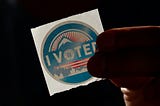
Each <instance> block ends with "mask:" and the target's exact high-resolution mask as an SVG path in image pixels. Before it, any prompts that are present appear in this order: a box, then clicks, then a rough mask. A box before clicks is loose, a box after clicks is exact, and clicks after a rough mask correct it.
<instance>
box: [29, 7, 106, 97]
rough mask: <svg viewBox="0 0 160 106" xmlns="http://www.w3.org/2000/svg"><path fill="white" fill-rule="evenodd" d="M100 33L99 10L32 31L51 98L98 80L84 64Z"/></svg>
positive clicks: (90, 54) (92, 53)
mask: <svg viewBox="0 0 160 106" xmlns="http://www.w3.org/2000/svg"><path fill="white" fill-rule="evenodd" d="M103 31H104V30H103V26H102V23H101V19H100V15H99V12H98V9H94V10H91V11H88V12H84V13H81V14H77V15H73V16H70V17H67V18H64V19H60V20H57V21H55V22H51V23H47V24H45V25H41V26H38V27H36V28H32V29H31V32H32V36H33V39H34V43H35V46H36V50H37V54H38V57H39V61H40V64H41V67H42V71H43V74H44V77H45V80H46V83H47V87H48V90H49V93H50V96H51V95H53V94H55V93H59V92H62V91H66V90H70V89H72V88H76V87H78V86H84V85H88V84H89V83H91V82H94V81H98V80H100V78H95V77H93V76H91V75H90V74H89V73H88V71H87V62H88V60H89V58H90V57H91V56H93V55H94V53H95V48H96V38H97V36H98V35H99V34H100V33H102V32H103Z"/></svg>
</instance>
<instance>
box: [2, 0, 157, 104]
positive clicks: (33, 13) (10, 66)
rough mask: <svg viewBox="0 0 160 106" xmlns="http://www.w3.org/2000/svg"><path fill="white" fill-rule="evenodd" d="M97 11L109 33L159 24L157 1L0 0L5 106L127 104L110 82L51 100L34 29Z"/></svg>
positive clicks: (100, 82)
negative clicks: (128, 27) (125, 28)
mask: <svg viewBox="0 0 160 106" xmlns="http://www.w3.org/2000/svg"><path fill="white" fill-rule="evenodd" d="M91 1H92V2H91ZM63 7H64V8H63ZM95 8H98V9H99V12H100V15H101V19H102V23H103V26H104V29H105V30H107V29H110V28H115V27H126V26H142V25H160V12H159V10H160V6H159V3H158V2H157V1H155V0H150V1H147V0H146V1H145V2H144V1H140V0H130V1H129V0H128V1H124V0H97V1H96V0H81V1H77V0H69V1H63V0H58V1H55V0H30V1H29V0H19V1H18V0H1V1H0V36H1V40H0V45H1V46H0V49H1V58H0V60H1V69H0V73H1V74H0V75H1V76H0V81H1V83H0V84H1V85H0V97H1V99H0V106H32V105H34V106H37V105H43V106H48V105H55V104H56V105H62V104H63V103H64V104H65V105H74V106H77V105H95V106H121V105H122V106H123V105H124V104H123V99H122V94H121V92H120V91H119V88H116V87H115V86H114V85H113V84H112V83H111V82H110V81H109V80H103V81H99V82H94V83H91V84H89V85H88V86H84V87H78V88H75V89H72V90H69V91H64V92H62V93H58V94H55V95H53V96H49V92H48V89H47V86H46V83H45V80H44V76H43V73H42V70H41V66H40V63H39V60H38V56H37V53H36V48H35V45H34V42H33V38H32V35H31V31H30V29H31V28H33V27H37V26H40V25H42V24H46V23H48V22H52V21H55V20H58V19H61V18H65V17H67V16H70V15H74V14H78V13H81V12H85V11H88V10H91V9H95Z"/></svg>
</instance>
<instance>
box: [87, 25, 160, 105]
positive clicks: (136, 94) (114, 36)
mask: <svg viewBox="0 0 160 106" xmlns="http://www.w3.org/2000/svg"><path fill="white" fill-rule="evenodd" d="M159 35H160V27H158V26H139V27H138V26H137V27H124V28H113V29H110V30H106V31H105V32H103V33H101V34H100V35H99V36H98V38H97V41H96V43H97V48H98V50H97V53H95V55H94V56H93V57H91V58H90V60H89V62H88V71H89V72H90V74H91V75H93V76H95V77H100V78H108V79H110V80H111V82H113V84H115V85H116V86H118V87H120V88H121V90H122V93H123V94H124V99H125V102H126V105H127V106H157V105H158V104H160V102H159V100H160V96H159V94H160V92H159V90H158V89H160V80H159V75H160V74H159V73H160V55H159V53H160V50H159V47H160V42H159V41H160V36H159ZM151 98H152V99H151Z"/></svg>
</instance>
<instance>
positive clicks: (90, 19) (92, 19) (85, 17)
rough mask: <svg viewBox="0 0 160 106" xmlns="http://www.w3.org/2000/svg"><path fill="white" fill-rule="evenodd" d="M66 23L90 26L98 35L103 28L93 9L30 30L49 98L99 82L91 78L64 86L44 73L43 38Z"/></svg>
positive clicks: (95, 10)
mask: <svg viewBox="0 0 160 106" xmlns="http://www.w3.org/2000/svg"><path fill="white" fill-rule="evenodd" d="M66 21H80V22H84V23H86V24H88V25H90V26H91V27H93V28H94V29H95V30H96V31H97V32H98V33H102V32H103V31H104V30H103V26H102V23H101V19H100V15H99V12H98V9H94V10H91V11H88V12H84V13H81V14H77V15H73V16H70V17H67V18H64V19H61V20H57V21H55V22H51V23H48V24H45V25H42V26H39V27H36V28H32V29H31V32H32V36H33V39H34V43H35V46H36V50H37V53H38V57H39V60H40V64H41V67H42V71H43V74H44V77H45V81H46V83H47V87H48V90H49V94H50V96H51V95H53V94H55V93H59V92H62V91H66V90H69V89H72V88H76V87H78V86H82V85H83V86H84V85H88V84H89V83H91V82H94V81H98V80H100V79H99V78H95V77H93V78H92V79H90V80H88V81H85V82H84V83H81V84H65V83H60V82H59V81H56V80H55V79H53V78H52V77H51V76H50V75H49V74H48V72H47V71H46V69H45V68H44V66H43V64H42V60H41V58H40V57H41V45H42V42H43V40H44V38H45V36H46V35H47V33H48V32H49V31H50V30H51V28H53V27H54V26H56V25H57V24H60V23H62V22H66Z"/></svg>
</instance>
